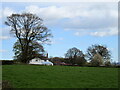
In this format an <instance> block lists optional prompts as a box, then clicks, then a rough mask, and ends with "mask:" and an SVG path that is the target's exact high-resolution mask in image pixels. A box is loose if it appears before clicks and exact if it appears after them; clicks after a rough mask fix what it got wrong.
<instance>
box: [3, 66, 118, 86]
mask: <svg viewBox="0 0 120 90" xmlns="http://www.w3.org/2000/svg"><path fill="white" fill-rule="evenodd" d="M2 80H7V81H9V82H10V83H11V85H12V87H14V88H118V68H105V67H77V66H39V65H3V66H2Z"/></svg>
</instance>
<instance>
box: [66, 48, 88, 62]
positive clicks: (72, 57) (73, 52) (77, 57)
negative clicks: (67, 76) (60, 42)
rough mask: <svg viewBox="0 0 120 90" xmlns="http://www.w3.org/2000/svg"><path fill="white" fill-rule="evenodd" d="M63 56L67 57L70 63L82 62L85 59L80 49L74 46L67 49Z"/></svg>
mask: <svg viewBox="0 0 120 90" xmlns="http://www.w3.org/2000/svg"><path fill="white" fill-rule="evenodd" d="M65 58H67V59H68V60H69V62H70V63H71V64H83V63H84V62H85V61H86V60H85V58H84V54H83V53H82V51H80V50H79V49H77V48H75V47H73V48H71V49H69V50H68V51H67V53H66V54H65Z"/></svg>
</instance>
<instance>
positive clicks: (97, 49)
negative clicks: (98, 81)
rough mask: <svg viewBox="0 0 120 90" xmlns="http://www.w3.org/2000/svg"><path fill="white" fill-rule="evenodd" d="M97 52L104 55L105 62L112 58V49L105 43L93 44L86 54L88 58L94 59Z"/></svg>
mask: <svg viewBox="0 0 120 90" xmlns="http://www.w3.org/2000/svg"><path fill="white" fill-rule="evenodd" d="M96 54H99V55H100V56H101V57H102V60H103V63H104V62H105V61H106V60H110V59H111V54H110V51H109V50H108V49H107V47H105V46H103V45H92V46H91V47H89V48H88V49H87V54H86V56H87V58H88V60H90V61H92V60H93V59H94V56H95V55H96ZM97 56H98V55H97ZM98 62H99V61H98Z"/></svg>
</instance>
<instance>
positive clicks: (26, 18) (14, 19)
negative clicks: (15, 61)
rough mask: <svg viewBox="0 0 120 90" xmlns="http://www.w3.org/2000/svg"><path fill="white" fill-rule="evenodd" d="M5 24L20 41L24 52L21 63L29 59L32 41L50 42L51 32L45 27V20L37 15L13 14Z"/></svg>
mask: <svg viewBox="0 0 120 90" xmlns="http://www.w3.org/2000/svg"><path fill="white" fill-rule="evenodd" d="M5 24H6V25H8V26H10V27H11V32H12V34H14V36H15V37H17V39H18V40H19V43H20V45H21V50H22V60H21V61H22V62H24V63H26V62H27V59H28V58H27V57H28V48H29V44H30V42H31V41H39V43H41V44H42V43H44V42H48V41H50V39H49V37H51V33H50V30H49V29H48V28H47V27H46V26H44V24H43V20H42V19H41V18H39V17H38V16H37V15H35V14H31V13H22V14H12V15H10V16H8V17H7V20H6V21H5ZM23 39H24V43H23V42H22V40H23Z"/></svg>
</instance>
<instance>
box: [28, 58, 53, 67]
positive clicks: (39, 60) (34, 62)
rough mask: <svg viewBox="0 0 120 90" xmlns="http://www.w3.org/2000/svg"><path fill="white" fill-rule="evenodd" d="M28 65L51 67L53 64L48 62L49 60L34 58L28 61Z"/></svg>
mask: <svg viewBox="0 0 120 90" xmlns="http://www.w3.org/2000/svg"><path fill="white" fill-rule="evenodd" d="M29 64H36V65H52V66H53V63H52V62H50V61H49V60H46V61H45V60H42V59H40V58H34V59H32V60H30V62H29Z"/></svg>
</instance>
